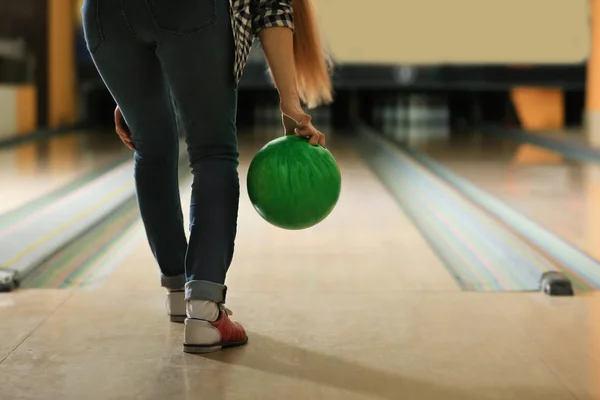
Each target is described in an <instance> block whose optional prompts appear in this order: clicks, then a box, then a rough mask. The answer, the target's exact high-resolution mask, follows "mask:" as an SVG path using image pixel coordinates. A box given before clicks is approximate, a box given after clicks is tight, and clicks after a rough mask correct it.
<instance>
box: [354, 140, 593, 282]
mask: <svg viewBox="0 0 600 400" xmlns="http://www.w3.org/2000/svg"><path fill="white" fill-rule="evenodd" d="M359 148H360V149H361V150H362V151H363V152H365V153H366V155H367V157H366V159H367V161H368V162H369V163H370V164H371V166H372V167H373V169H374V170H375V172H376V173H377V174H378V175H379V176H380V178H382V180H383V181H384V182H385V183H386V184H387V185H388V187H389V189H390V190H391V191H392V192H393V193H394V194H395V196H396V197H397V198H398V200H399V201H400V203H401V205H402V206H403V208H405V210H406V211H407V214H408V215H409V216H410V217H411V218H412V219H413V221H414V222H415V225H417V227H418V228H419V229H421V231H422V232H423V233H424V236H425V238H426V239H427V240H428V242H429V243H430V244H431V245H432V247H433V248H434V250H435V251H436V253H437V254H438V255H439V256H440V258H441V259H442V260H443V261H444V263H445V264H446V266H447V267H448V269H449V270H450V273H451V274H452V275H453V276H454V277H455V279H456V280H457V281H458V282H459V284H460V285H461V287H462V288H463V289H466V290H479V291H491V290H538V289H539V280H540V278H541V275H542V273H543V272H545V271H548V270H554V269H555V266H554V265H553V264H552V263H551V262H550V261H549V260H547V259H545V258H544V257H543V255H541V254H538V253H537V252H536V251H535V250H534V249H532V248H530V247H529V246H528V245H527V244H526V243H524V242H523V241H522V240H520V238H518V237H517V236H515V235H514V234H512V233H511V232H509V231H508V230H506V229H505V228H503V227H502V226H501V225H499V224H498V223H497V222H496V221H495V220H493V219H492V218H491V217H490V216H488V215H487V214H486V213H485V212H483V211H482V210H478V209H475V208H473V206H472V205H471V204H470V203H469V202H468V201H467V200H466V199H465V198H464V197H463V196H462V195H461V194H460V193H459V192H458V191H456V190H455V189H454V188H452V187H450V186H448V185H447V184H446V183H445V182H444V181H443V180H441V179H440V178H439V177H437V176H436V175H435V174H433V173H432V172H431V171H430V170H429V169H428V168H426V167H424V166H423V165H422V164H420V163H418V162H416V161H414V160H413V159H411V158H410V157H409V156H408V155H407V154H406V153H403V152H401V151H399V150H394V149H393V148H390V143H387V141H385V140H384V139H381V138H380V137H378V136H377V135H374V134H372V133H370V134H369V133H365V132H363V133H361V142H360V144H359ZM580 283H582V282H580ZM583 286H584V287H585V286H586V285H585V282H583ZM587 286H588V287H589V285H587Z"/></svg>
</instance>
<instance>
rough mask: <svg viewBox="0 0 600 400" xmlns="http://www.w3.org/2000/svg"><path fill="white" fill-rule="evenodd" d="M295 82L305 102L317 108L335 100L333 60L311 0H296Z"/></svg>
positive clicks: (294, 0)
mask: <svg viewBox="0 0 600 400" xmlns="http://www.w3.org/2000/svg"><path fill="white" fill-rule="evenodd" d="M292 7H293V9H294V25H295V33H294V59H295V66H296V76H297V78H296V84H297V87H298V92H299V94H300V98H301V99H302V101H303V102H304V103H305V104H306V105H307V106H308V107H309V108H314V107H316V106H318V105H321V104H327V103H331V102H332V101H333V93H332V92H333V88H332V84H331V75H330V72H331V67H332V65H333V64H332V62H331V59H330V58H329V56H328V54H327V53H326V52H325V50H324V48H323V43H322V40H321V35H320V32H319V26H318V22H317V16H316V12H315V9H314V6H313V4H312V0H293V1H292Z"/></svg>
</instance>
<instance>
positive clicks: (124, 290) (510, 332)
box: [0, 132, 598, 400]
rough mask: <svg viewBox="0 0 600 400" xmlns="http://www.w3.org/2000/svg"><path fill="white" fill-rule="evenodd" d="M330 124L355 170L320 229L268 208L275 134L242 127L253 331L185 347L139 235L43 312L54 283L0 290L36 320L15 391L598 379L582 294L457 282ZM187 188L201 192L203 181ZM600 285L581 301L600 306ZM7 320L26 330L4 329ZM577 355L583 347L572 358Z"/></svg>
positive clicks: (57, 393) (422, 387)
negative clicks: (293, 224)
mask: <svg viewBox="0 0 600 400" xmlns="http://www.w3.org/2000/svg"><path fill="white" fill-rule="evenodd" d="M263 134H264V132H263ZM332 139H333V140H332V143H335V144H332V146H331V148H332V151H333V152H334V154H335V155H336V157H337V158H338V160H339V163H340V166H341V169H342V174H343V179H344V186H343V191H342V196H341V199H340V203H339V205H338V207H337V209H336V210H335V211H334V212H333V214H332V215H331V216H330V218H328V219H327V220H326V221H324V222H323V223H322V224H321V225H319V226H317V227H315V228H314V229H311V230H307V231H301V232H286V231H282V230H279V229H276V228H274V227H271V226H269V225H267V224H266V223H265V222H263V221H262V220H261V219H260V217H259V216H258V215H257V214H256V212H254V210H252V207H251V205H250V204H249V202H248V199H247V195H246V193H245V185H244V184H243V183H244V178H245V174H246V168H247V166H248V162H249V160H250V157H251V155H252V154H253V151H254V150H255V149H256V148H258V146H260V144H261V143H264V141H261V142H256V141H254V142H253V141H250V140H248V138H247V137H246V138H243V137H242V138H240V142H241V144H242V146H241V147H242V165H241V169H240V172H241V176H242V198H241V209H240V219H239V234H238V240H237V252H236V256H235V260H234V264H233V266H232V269H231V272H230V275H229V279H228V285H229V292H228V306H229V307H230V308H232V309H233V310H234V312H235V315H234V318H236V319H237V320H239V321H241V322H242V323H244V324H245V327H246V328H247V331H248V333H249V336H250V342H249V344H248V346H246V347H243V348H239V349H231V350H227V351H223V352H221V353H218V354H213V355H208V356H190V355H184V354H183V353H182V351H181V343H182V340H183V328H182V326H181V325H179V324H172V323H169V322H168V319H167V317H166V315H165V311H164V290H162V289H161V288H159V287H158V284H159V277H158V274H157V273H156V270H155V266H154V261H153V259H152V255H151V253H150V251H149V249H148V246H147V244H146V243H145V241H144V240H143V239H140V240H139V241H138V242H137V243H135V244H130V246H131V249H130V250H131V251H130V253H129V255H128V256H127V258H126V259H125V261H124V262H123V263H122V264H121V265H120V266H119V267H118V268H117V269H116V270H115V271H114V273H112V274H111V275H110V276H109V277H108V279H107V280H106V281H105V283H104V284H103V285H102V286H101V287H99V288H97V289H93V290H67V292H69V296H65V297H61V298H60V299H58V298H57V299H56V300H55V301H54V302H53V303H52V304H48V307H47V309H48V310H51V311H48V314H47V315H46V316H45V317H44V319H43V320H42V321H41V322H39V320H36V321H38V322H37V323H36V324H35V325H34V324H33V323H29V324H25V323H24V322H23V319H24V317H23V315H26V313H27V311H28V308H27V307H29V308H31V307H32V304H34V303H35V299H36V298H37V299H38V301H43V299H44V296H46V295H45V294H42V293H40V292H37V291H33V292H31V296H29V297H28V298H27V299H26V298H23V297H21V298H18V297H17V296H16V295H15V294H5V295H0V300H1V299H5V300H6V299H13V300H14V301H13V303H11V304H8V303H9V302H8V301H5V302H4V304H6V305H5V306H4V307H3V308H0V316H2V317H3V319H2V320H3V322H4V323H3V324H2V325H1V326H2V327H4V326H13V325H12V324H11V320H16V321H21V324H20V325H19V326H27V327H28V329H29V331H27V332H25V334H23V332H20V335H19V336H18V337H19V340H18V341H17V340H13V341H12V342H11V347H10V348H9V349H8V348H7V349H8V351H7V357H6V359H4V360H3V362H1V363H0V376H8V377H9V382H10V385H5V386H4V387H3V389H2V390H3V395H4V396H6V398H27V399H54V398H64V399H78V398H87V399H93V400H95V399H102V400H108V399H119V398H139V399H165V398H195V397H194V396H196V397H197V396H198V393H201V394H202V395H203V398H204V397H205V398H209V399H232V400H237V399H248V398H257V399H266V400H271V399H273V400H275V399H281V398H293V399H296V398H298V399H327V400H329V399H344V400H354V399H356V400H359V399H361V400H364V399H390V400H391V399H398V398H402V399H444V400H454V399H456V400H458V399H460V400H475V399H477V400H486V399H512V398H523V399H531V400H536V399H548V398H552V399H561V400H562V399H572V398H573V396H572V393H573V392H577V393H581V394H582V395H585V394H587V393H592V391H593V390H595V389H594V388H593V387H592V386H591V382H592V381H591V380H590V379H589V377H590V376H592V373H593V368H592V367H591V363H589V362H586V361H589V360H590V359H591V358H593V357H595V356H594V354H593V353H590V352H589V348H588V347H587V346H588V345H589V344H590V342H591V340H588V339H587V338H586V337H583V338H581V337H580V338H579V340H564V338H565V335H564V333H565V331H564V330H561V328H562V327H564V326H569V327H570V328H571V329H572V330H573V331H577V329H578V327H581V326H582V324H583V321H584V318H577V317H581V310H580V309H579V308H578V307H582V305H581V303H578V304H579V305H578V304H563V305H565V306H567V307H568V308H569V312H565V313H555V312H548V310H546V309H547V308H548V305H547V304H546V303H545V302H540V301H539V300H538V295H537V294H536V295H530V294H516V295H511V296H509V297H510V299H509V300H508V302H507V297H506V294H502V295H496V294H487V295H482V294H480V293H467V292H462V291H460V290H458V287H457V286H456V284H455V283H454V280H453V279H452V278H451V277H450V276H449V274H448V273H447V272H446V270H445V269H444V267H443V266H442V265H441V263H440V262H439V261H438V259H437V258H436V256H435V255H434V254H433V253H432V252H431V250H430V249H429V247H428V246H427V244H426V243H425V241H424V240H423V238H422V237H420V235H419V233H418V232H417V230H416V229H415V228H414V227H413V226H412V225H411V223H410V222H409V221H408V219H407V217H406V216H405V215H404V213H403V212H402V210H401V209H399V207H398V206H397V205H396V203H395V201H394V200H393V199H392V198H391V196H390V195H389V194H388V192H387V191H386V189H385V188H384V187H383V185H382V184H380V183H379V182H378V181H377V179H376V178H375V177H374V175H373V174H372V173H371V171H370V170H369V169H367V167H366V166H365V164H364V163H363V162H362V161H361V160H360V159H359V158H358V157H357V155H356V153H355V150H354V149H353V148H352V147H351V146H350V145H348V144H347V143H346V142H345V141H344V140H343V138H341V137H340V138H338V137H333V138H332ZM182 196H183V198H184V199H185V201H184V206H187V205H188V204H189V200H188V199H189V189H188V190H185V191H184V190H182ZM138 229H142V228H141V225H138ZM17 293H29V291H20V292H17ZM47 293H57V291H56V290H48V291H47ZM2 296H3V297H2ZM26 300H27V301H26ZM597 300H598V298H596V299H594V298H593V296H590V297H587V298H584V299H583V300H581V302H587V303H589V304H590V305H592V304H596V307H597V304H598V301H597ZM587 303H585V304H587ZM585 304H584V305H583V307H585ZM578 310H579V311H580V312H579V313H577V312H575V311H578ZM36 316H37V314H36ZM576 316H577V317H576ZM540 322H543V323H544V324H546V326H548V327H549V328H548V329H547V330H546V331H545V332H544V340H531V335H535V334H536V332H539V329H537V326H538V325H539V323H540ZM15 326H16V325H15ZM3 332H5V333H3ZM6 332H8V333H10V334H13V335H15V331H14V329H13V330H9V331H3V330H2V329H1V328H0V335H4V334H6ZM4 339H5V337H0V343H4V344H6V343H7V342H10V340H8V341H5V340H4ZM9 339H10V338H9ZM561 339H562V340H561ZM532 344H533V345H534V346H532ZM5 347H6V345H5ZM563 354H568V359H569V360H571V361H572V362H571V363H568V364H566V366H565V364H564V363H563V361H564V357H562V355H563ZM557 355H558V356H557ZM586 357H587V358H586ZM596 359H597V357H596ZM575 361H577V362H575ZM571 367H573V368H571ZM575 371H576V372H575ZM556 374H560V379H557V375H556ZM98 376H102V379H98ZM593 376H594V377H595V376H597V375H593ZM594 381H595V380H594ZM31 382H36V384H35V385H32V384H31ZM106 382H111V384H110V385H106ZM593 393H594V394H595V393H597V392H596V391H594V392H593ZM290 394H291V397H290ZM581 398H584V397H581ZM590 398H591V397H590Z"/></svg>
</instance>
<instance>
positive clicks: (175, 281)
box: [160, 274, 185, 290]
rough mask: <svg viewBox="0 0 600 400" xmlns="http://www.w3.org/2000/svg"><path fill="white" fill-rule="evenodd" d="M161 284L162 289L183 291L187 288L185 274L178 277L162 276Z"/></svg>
mask: <svg viewBox="0 0 600 400" xmlns="http://www.w3.org/2000/svg"><path fill="white" fill-rule="evenodd" d="M160 284H161V286H162V287H164V288H167V289H171V290H177V289H183V287H184V286H185V274H181V275H177V276H164V275H163V276H161V277H160Z"/></svg>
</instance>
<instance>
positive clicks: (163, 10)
mask: <svg viewBox="0 0 600 400" xmlns="http://www.w3.org/2000/svg"><path fill="white" fill-rule="evenodd" d="M146 4H147V5H148V8H149V10H150V13H151V14H152V18H153V19H154V24H155V25H156V28H157V29H159V30H161V31H167V32H172V33H178V34H192V33H196V32H200V31H202V30H205V29H207V28H209V27H211V26H212V25H214V23H215V22H216V20H217V10H216V8H215V0H146Z"/></svg>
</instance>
